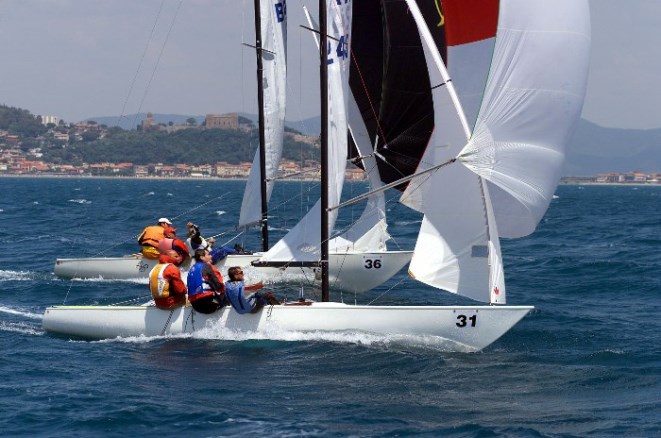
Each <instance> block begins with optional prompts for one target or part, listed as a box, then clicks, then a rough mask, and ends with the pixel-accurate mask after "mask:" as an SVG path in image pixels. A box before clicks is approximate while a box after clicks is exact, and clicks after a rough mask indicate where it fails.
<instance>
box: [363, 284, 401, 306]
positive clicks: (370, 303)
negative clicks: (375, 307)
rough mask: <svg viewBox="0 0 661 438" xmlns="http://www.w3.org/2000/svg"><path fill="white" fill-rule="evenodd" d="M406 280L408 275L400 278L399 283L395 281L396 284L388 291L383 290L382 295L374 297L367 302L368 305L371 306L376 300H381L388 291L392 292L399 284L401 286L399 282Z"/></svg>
mask: <svg viewBox="0 0 661 438" xmlns="http://www.w3.org/2000/svg"><path fill="white" fill-rule="evenodd" d="M404 280H406V277H404V278H402V279H401V280H399V281H398V282H397V283H395V284H394V285H392V286H391V287H390V288H389V289H388V290H386V291H385V292H383V293H382V294H381V295H379V296H378V297H376V298H374V299H373V300H372V301H370V302H369V303H367V305H368V306H371V305H372V304H373V303H374V302H375V301H376V300H380V299H381V298H382V297H383V296H384V295H385V294H387V293H388V292H390V291H391V290H393V289H394V288H396V287H397V286H399V284H400V283H401V282H402V281H404Z"/></svg>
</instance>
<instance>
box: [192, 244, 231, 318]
mask: <svg viewBox="0 0 661 438" xmlns="http://www.w3.org/2000/svg"><path fill="white" fill-rule="evenodd" d="M194 257H195V264H194V265H193V266H191V268H190V270H189V271H188V300H189V301H190V302H191V305H192V306H193V309H195V310H197V311H198V312H200V313H213V312H215V311H216V310H218V309H220V308H221V307H223V306H225V305H227V304H228V303H227V299H226V298H225V284H224V283H223V276H222V275H221V274H220V272H219V271H218V269H216V267H215V266H214V265H212V264H211V263H210V262H211V255H210V254H209V251H207V250H206V249H197V250H195V255H194Z"/></svg>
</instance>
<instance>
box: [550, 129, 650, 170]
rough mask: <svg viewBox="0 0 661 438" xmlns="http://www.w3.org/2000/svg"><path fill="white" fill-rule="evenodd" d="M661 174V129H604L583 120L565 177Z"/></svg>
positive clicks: (570, 147)
mask: <svg viewBox="0 0 661 438" xmlns="http://www.w3.org/2000/svg"><path fill="white" fill-rule="evenodd" d="M631 171H641V172H659V171H661V129H614V128H604V127H603V126H599V125H597V124H595V123H592V122H590V121H588V120H584V119H581V120H580V122H579V124H578V126H577V127H576V131H575V132H574V135H573V137H572V139H571V141H570V144H569V148H568V152H567V162H566V165H565V171H564V172H563V175H566V176H588V175H596V174H598V173H606V172H631Z"/></svg>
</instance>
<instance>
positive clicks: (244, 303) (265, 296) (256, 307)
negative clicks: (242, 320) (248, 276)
mask: <svg viewBox="0 0 661 438" xmlns="http://www.w3.org/2000/svg"><path fill="white" fill-rule="evenodd" d="M227 275H228V276H229V278H230V279H229V281H227V282H225V296H226V297H227V299H229V301H230V303H231V304H232V307H233V308H234V310H236V312H237V313H241V314H244V313H257V312H259V311H260V309H261V308H262V307H264V305H266V304H269V305H276V304H280V301H278V300H277V299H276V298H275V297H274V296H273V294H272V293H271V292H267V293H259V292H253V293H251V294H249V295H247V296H246V295H245V294H244V291H248V292H250V291H253V290H257V289H261V288H263V287H264V285H263V284H262V282H259V283H257V284H254V285H251V286H246V285H245V283H244V281H243V270H242V269H241V268H240V267H239V266H233V267H231V268H229V269H228V271H227Z"/></svg>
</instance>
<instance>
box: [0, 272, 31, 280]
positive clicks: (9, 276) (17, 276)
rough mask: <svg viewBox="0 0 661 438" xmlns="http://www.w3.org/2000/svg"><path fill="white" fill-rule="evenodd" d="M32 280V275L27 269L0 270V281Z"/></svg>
mask: <svg viewBox="0 0 661 438" xmlns="http://www.w3.org/2000/svg"><path fill="white" fill-rule="evenodd" d="M25 280H32V275H31V274H30V272H27V271H3V270H0V281H25Z"/></svg>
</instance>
